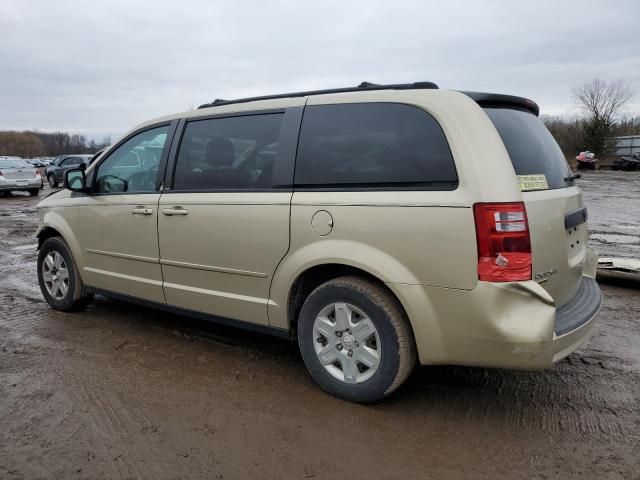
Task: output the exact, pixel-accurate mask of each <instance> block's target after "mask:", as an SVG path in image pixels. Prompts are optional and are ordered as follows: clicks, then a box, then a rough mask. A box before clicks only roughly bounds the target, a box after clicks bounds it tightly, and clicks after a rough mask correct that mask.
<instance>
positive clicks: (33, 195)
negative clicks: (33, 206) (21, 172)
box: [29, 188, 40, 197]
mask: <svg viewBox="0 0 640 480" xmlns="http://www.w3.org/2000/svg"><path fill="white" fill-rule="evenodd" d="M38 193H40V189H39V188H36V189H33V190H29V195H31V196H32V197H35V196H36V195H38Z"/></svg>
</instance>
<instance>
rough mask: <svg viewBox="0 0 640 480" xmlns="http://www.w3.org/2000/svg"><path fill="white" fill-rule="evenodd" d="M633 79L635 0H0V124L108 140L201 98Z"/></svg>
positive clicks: (554, 104)
mask: <svg viewBox="0 0 640 480" xmlns="http://www.w3.org/2000/svg"><path fill="white" fill-rule="evenodd" d="M594 77H600V78H604V79H609V78H624V79H628V80H630V81H632V82H633V85H634V88H635V90H636V97H635V98H634V102H633V104H632V106H631V110H632V111H633V112H635V113H638V114H640V0H628V1H615V2H614V1H608V2H605V1H587V0H578V1H568V0H567V1H562V0H556V1H540V0H537V1H531V2H529V1H527V2H524V1H515V0H512V1H506V0H505V1H471V0H469V1H456V0H446V1H437V2H436V1H432V2H430V1H399V0H387V1H383V2H378V1H374V0H369V1H362V2H349V1H347V0H342V1H328V0H324V1H317V2H305V1H302V0H299V1H266V0H263V1H260V0H251V1H249V0H247V1H240V0H238V1H224V2H223V1H214V0H209V1H207V0H202V1H192V0H181V1H175V0H174V1H164V0H147V1H140V2H138V1H134V0H125V1H120V0H117V1H65V0H55V1H53V0H43V1H39V0H28V1H27V0H1V2H0V129H39V130H66V131H69V132H74V133H75V132H78V133H83V134H86V135H88V136H89V137H94V138H97V139H98V140H99V139H101V138H102V136H104V135H107V134H110V135H112V137H113V140H115V139H116V138H117V137H118V136H120V135H122V134H123V133H124V132H125V131H127V130H129V129H130V128H131V127H133V126H134V125H136V124H137V123H140V122H142V121H145V120H148V119H151V118H153V117H155V116H160V115H164V114H168V113H173V112H176V111H182V110H187V109H189V108H193V107H195V106H198V105H200V104H201V103H204V102H207V101H210V100H213V99H215V98H226V99H230V98H235V97H243V96H248V95H261V94H269V93H280V92H287V91H296V90H306V89H314V88H330V87H344V86H352V85H357V84H358V83H360V82H361V81H363V80H367V81H370V82H377V83H399V82H412V81H417V80H431V81H434V82H436V83H438V84H439V85H440V87H441V88H453V89H467V90H485V91H493V92H500V93H511V94H516V95H522V96H526V97H529V98H532V99H534V100H536V101H537V102H538V103H539V104H540V106H541V109H542V113H562V112H564V111H566V110H568V109H570V108H571V107H572V100H571V87H572V86H573V85H576V84H579V83H581V82H583V81H587V80H590V79H592V78H594Z"/></svg>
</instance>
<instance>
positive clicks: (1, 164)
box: [0, 158, 32, 168]
mask: <svg viewBox="0 0 640 480" xmlns="http://www.w3.org/2000/svg"><path fill="white" fill-rule="evenodd" d="M0 168H32V167H31V165H29V164H28V163H27V162H25V161H24V160H17V159H16V160H13V159H12V160H5V159H1V158H0Z"/></svg>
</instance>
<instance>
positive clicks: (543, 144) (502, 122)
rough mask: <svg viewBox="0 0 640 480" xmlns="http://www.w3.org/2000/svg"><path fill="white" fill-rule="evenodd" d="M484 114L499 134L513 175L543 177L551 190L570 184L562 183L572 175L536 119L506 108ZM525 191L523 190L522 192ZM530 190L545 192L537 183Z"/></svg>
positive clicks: (545, 129) (554, 143)
mask: <svg viewBox="0 0 640 480" xmlns="http://www.w3.org/2000/svg"><path fill="white" fill-rule="evenodd" d="M484 111H485V112H486V114H487V115H488V116H489V118H490V119H491V121H492V122H493V125H494V126H495V127H496V130H498V133H499V134H500V137H501V138H502V142H503V143H504V146H505V147H506V148H507V152H509V156H510V157H511V163H513V168H514V169H515V171H516V175H518V176H519V177H520V176H524V175H527V176H533V175H535V176H537V177H538V178H539V176H541V175H544V177H545V178H546V183H547V184H548V186H549V188H550V189H554V188H564V187H568V186H571V185H572V184H573V182H565V181H564V179H565V178H567V177H568V176H569V175H571V171H570V170H569V165H568V164H567V161H566V159H565V158H564V155H563V154H562V150H560V147H559V146H558V144H557V143H556V141H555V140H554V138H553V136H552V135H551V133H549V130H547V127H545V126H544V124H543V123H542V121H541V120H540V119H539V118H538V117H536V116H535V115H533V114H532V113H528V112H524V111H521V110H513V109H509V108H485V109H484ZM521 178H524V177H521ZM522 185H523V183H522V182H521V186H522ZM527 189H528V188H526V187H523V190H527ZM532 189H535V190H540V189H544V188H541V187H540V184H539V183H538V184H537V186H536V188H532Z"/></svg>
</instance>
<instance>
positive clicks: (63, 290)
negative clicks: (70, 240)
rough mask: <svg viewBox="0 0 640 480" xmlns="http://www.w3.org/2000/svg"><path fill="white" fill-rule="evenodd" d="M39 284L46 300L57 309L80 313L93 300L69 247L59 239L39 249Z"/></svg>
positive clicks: (46, 243)
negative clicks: (86, 289)
mask: <svg viewBox="0 0 640 480" xmlns="http://www.w3.org/2000/svg"><path fill="white" fill-rule="evenodd" d="M38 283H39V284H40V290H41V291H42V295H43V296H44V299H45V300H46V301H47V303H48V304H49V305H51V306H52V307H53V308H55V309H56V310H63V311H70V310H79V309H82V308H84V307H86V306H87V304H88V303H89V302H90V301H91V298H92V295H91V294H89V293H87V292H86V291H85V288H84V286H83V284H82V280H81V279H80V275H79V274H78V269H77V268H76V265H75V262H74V261H73V257H72V256H71V252H70V251H69V247H68V246H67V244H66V242H65V241H64V240H63V239H62V238H60V237H52V238H48V239H47V240H45V241H44V243H43V244H42V246H41V247H40V253H39V254H38Z"/></svg>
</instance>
